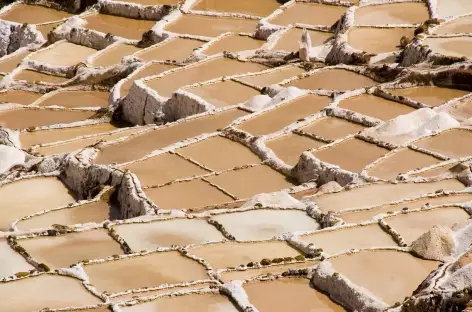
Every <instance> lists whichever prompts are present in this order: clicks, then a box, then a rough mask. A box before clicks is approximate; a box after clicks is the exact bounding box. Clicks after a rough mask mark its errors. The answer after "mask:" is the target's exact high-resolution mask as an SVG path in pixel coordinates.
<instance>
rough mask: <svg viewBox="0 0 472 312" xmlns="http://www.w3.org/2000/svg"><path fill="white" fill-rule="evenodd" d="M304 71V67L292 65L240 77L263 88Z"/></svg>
mask: <svg viewBox="0 0 472 312" xmlns="http://www.w3.org/2000/svg"><path fill="white" fill-rule="evenodd" d="M304 72H305V71H304V70H303V68H300V67H298V66H290V67H286V68H282V69H279V70H275V71H271V72H268V73H264V74H259V75H253V76H247V77H241V78H238V79H239V80H241V81H243V82H246V83H248V84H250V85H254V86H257V87H259V88H263V87H265V86H269V85H271V84H274V83H279V82H281V81H283V80H285V79H287V78H291V77H295V76H298V75H300V74H302V73H304Z"/></svg>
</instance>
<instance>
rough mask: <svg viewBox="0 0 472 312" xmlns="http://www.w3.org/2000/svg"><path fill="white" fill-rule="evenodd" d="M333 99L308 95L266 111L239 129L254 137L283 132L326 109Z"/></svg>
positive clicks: (243, 123) (244, 122)
mask: <svg viewBox="0 0 472 312" xmlns="http://www.w3.org/2000/svg"><path fill="white" fill-rule="evenodd" d="M330 101H331V99H330V98H329V97H326V96H322V95H316V94H308V95H304V96H300V97H298V98H295V99H294V100H291V101H289V102H287V103H284V104H282V105H280V106H278V107H276V108H274V109H271V110H268V111H265V112H264V113H262V114H260V115H257V116H255V117H253V118H251V119H249V120H246V121H243V122H242V123H241V124H239V125H238V126H237V127H238V128H239V129H241V130H243V131H246V132H249V133H251V134H252V135H254V136H259V135H266V134H269V133H272V132H276V131H279V130H282V129H283V128H285V127H286V126H288V125H290V124H292V123H294V122H296V121H298V120H299V119H301V118H305V117H307V116H309V115H312V114H314V113H316V112H319V111H320V110H322V109H323V108H324V107H326V106H327V105H328V104H329V102H330Z"/></svg>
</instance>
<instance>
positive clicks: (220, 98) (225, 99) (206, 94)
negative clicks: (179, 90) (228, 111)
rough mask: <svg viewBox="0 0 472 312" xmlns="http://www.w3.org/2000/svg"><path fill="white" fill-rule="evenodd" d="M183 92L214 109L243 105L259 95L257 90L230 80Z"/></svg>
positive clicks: (187, 89)
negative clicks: (190, 94)
mask: <svg viewBox="0 0 472 312" xmlns="http://www.w3.org/2000/svg"><path fill="white" fill-rule="evenodd" d="M184 90H185V91H187V92H190V93H193V94H195V95H197V96H199V97H201V98H202V99H204V100H205V101H207V102H208V103H210V104H212V105H214V106H215V107H225V106H230V105H236V104H239V103H244V102H246V101H247V100H249V99H251V98H252V97H254V96H256V95H259V94H260V93H259V91H258V90H256V89H254V88H251V87H248V86H245V85H243V84H241V83H239V82H235V81H232V80H225V81H221V82H215V83H210V84H205V85H201V86H197V87H192V88H186V89H184Z"/></svg>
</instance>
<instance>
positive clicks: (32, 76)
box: [13, 69, 69, 84]
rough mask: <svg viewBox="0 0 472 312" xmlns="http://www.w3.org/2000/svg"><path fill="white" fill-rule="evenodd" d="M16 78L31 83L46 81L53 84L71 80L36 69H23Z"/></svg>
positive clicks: (14, 77)
mask: <svg viewBox="0 0 472 312" xmlns="http://www.w3.org/2000/svg"><path fill="white" fill-rule="evenodd" d="M13 79H15V80H25V81H26V82H29V83H38V82H45V83H51V84H61V83H63V82H66V81H67V80H69V78H66V77H60V76H53V75H48V74H43V73H40V72H37V71H34V70H29V69H22V70H20V71H19V72H18V73H16V74H15V75H14V76H13Z"/></svg>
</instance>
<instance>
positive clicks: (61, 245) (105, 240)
mask: <svg viewBox="0 0 472 312" xmlns="http://www.w3.org/2000/svg"><path fill="white" fill-rule="evenodd" d="M18 243H19V244H20V246H22V247H23V248H25V249H26V251H27V252H28V253H29V254H30V255H31V256H32V257H33V258H34V259H35V260H36V261H38V263H45V264H47V265H48V266H50V267H51V268H68V267H69V266H70V265H72V264H74V263H77V262H80V261H82V260H85V259H89V260H91V259H102V258H105V257H108V256H112V255H121V254H123V251H122V250H121V247H120V245H119V244H118V243H117V242H116V241H115V240H114V239H113V238H111V236H110V235H108V231H107V230H104V229H98V230H89V231H83V232H78V233H68V234H65V235H59V236H42V237H36V238H30V239H24V240H20V241H18Z"/></svg>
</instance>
